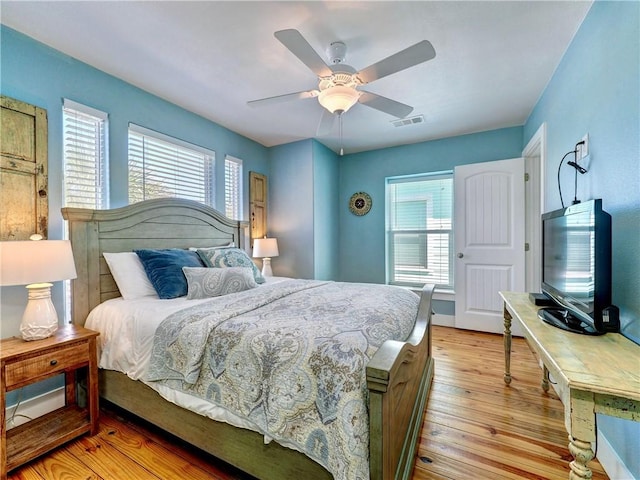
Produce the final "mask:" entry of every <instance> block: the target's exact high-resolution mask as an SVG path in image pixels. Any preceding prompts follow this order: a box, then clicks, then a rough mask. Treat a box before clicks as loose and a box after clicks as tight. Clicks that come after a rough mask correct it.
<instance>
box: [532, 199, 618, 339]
mask: <svg viewBox="0 0 640 480" xmlns="http://www.w3.org/2000/svg"><path fill="white" fill-rule="evenodd" d="M541 289H542V293H544V294H545V295H546V296H548V297H549V298H551V300H553V302H554V304H555V305H556V307H550V308H545V309H541V310H540V311H539V313H538V315H539V316H540V318H542V319H543V320H544V321H546V322H547V323H550V324H552V325H555V326H557V327H560V328H564V329H565V330H570V331H574V332H577V333H586V334H593V335H597V334H600V333H605V332H608V331H618V329H619V320H618V315H617V309H616V307H615V306H612V305H611V216H610V215H609V214H608V213H607V212H605V211H603V210H602V200H600V199H596V200H589V201H587V202H583V203H578V204H575V205H571V206H569V207H567V208H563V209H560V210H554V211H552V212H548V213H545V214H543V215H542V288H541Z"/></svg>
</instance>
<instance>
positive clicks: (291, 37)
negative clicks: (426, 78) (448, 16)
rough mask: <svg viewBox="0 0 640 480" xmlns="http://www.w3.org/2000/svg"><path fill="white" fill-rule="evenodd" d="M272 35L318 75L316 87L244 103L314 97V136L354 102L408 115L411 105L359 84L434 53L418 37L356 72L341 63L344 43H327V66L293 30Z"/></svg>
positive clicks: (428, 43) (424, 58)
mask: <svg viewBox="0 0 640 480" xmlns="http://www.w3.org/2000/svg"><path fill="white" fill-rule="evenodd" d="M274 35H275V37H276V38H277V39H278V40H279V41H280V42H281V43H282V44H283V45H284V46H285V47H287V48H288V49H289V50H290V51H291V53H293V54H294V55H295V56H296V57H298V59H299V60H300V61H302V63H304V64H305V65H306V66H307V67H309V69H311V71H312V72H313V73H315V74H316V75H317V76H318V88H317V89H313V90H306V91H302V92H295V93H289V94H286V95H278V96H275V97H268V98H263V99H260V100H252V101H250V102H248V104H249V105H251V106H258V105H269V104H273V103H280V102H286V101H289V100H296V99H304V98H315V97H317V98H318V101H319V103H320V105H322V106H323V107H324V109H325V110H324V111H323V114H322V118H321V120H320V124H319V125H318V132H317V133H318V135H324V134H327V133H328V132H329V131H330V130H331V127H332V126H333V122H334V119H335V117H336V116H338V117H341V116H342V114H343V113H345V112H346V111H347V110H349V109H350V108H351V107H352V106H353V105H355V104H356V103H361V104H363V105H366V106H368V107H371V108H375V109H376V110H380V111H381V112H385V113H388V114H389V115H393V116H394V117H397V118H404V117H406V116H407V115H409V114H410V113H411V112H412V111H413V107H410V106H409V105H405V104H404V103H400V102H397V101H395V100H391V99H390V98H386V97H383V96H382V95H378V94H375V93H371V92H367V91H364V90H361V89H360V88H359V87H361V86H362V85H366V84H368V83H371V82H373V81H375V80H378V79H380V78H383V77H386V76H388V75H391V74H393V73H397V72H399V71H401V70H404V69H406V68H409V67H413V66H414V65H418V64H419V63H423V62H426V61H428V60H431V59H432V58H434V57H435V56H436V52H435V50H434V48H433V45H431V42H429V41H427V40H422V41H421V42H418V43H416V44H415V45H412V46H410V47H408V48H405V49H404V50H401V51H400V52H397V53H395V54H393V55H391V56H389V57H387V58H385V59H383V60H380V61H379V62H377V63H374V64H373V65H370V66H368V67H367V68H364V69H362V70H360V71H356V70H355V69H354V68H353V67H352V66H350V65H347V64H346V63H344V60H345V56H346V53H347V46H346V45H345V44H344V43H343V42H333V43H332V44H331V45H330V46H329V48H328V50H327V53H328V56H329V60H330V63H331V65H327V64H326V63H325V61H324V60H323V59H322V57H320V55H318V53H316V51H315V50H314V49H313V47H311V45H310V44H309V42H307V41H306V40H305V38H304V37H303V36H302V34H301V33H300V32H298V31H297V30H295V29H287V30H280V31H277V32H275V33H274Z"/></svg>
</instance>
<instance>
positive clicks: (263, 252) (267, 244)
mask: <svg viewBox="0 0 640 480" xmlns="http://www.w3.org/2000/svg"><path fill="white" fill-rule="evenodd" d="M278 255H279V252H278V241H277V240H276V239H275V238H257V239H255V240H254V241H253V256H254V257H256V258H271V257H277V256H278Z"/></svg>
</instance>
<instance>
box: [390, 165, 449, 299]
mask: <svg viewBox="0 0 640 480" xmlns="http://www.w3.org/2000/svg"><path fill="white" fill-rule="evenodd" d="M386 208H387V228H386V230H387V283H390V284H394V285H407V286H416V287H422V286H423V285H424V284H425V283H433V284H436V285H437V286H438V287H440V288H453V230H452V220H453V175H452V174H451V173H450V172H446V173H438V174H430V175H427V174H425V175H415V176H408V177H394V178H389V179H387V207H386Z"/></svg>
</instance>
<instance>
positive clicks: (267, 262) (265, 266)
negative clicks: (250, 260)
mask: <svg viewBox="0 0 640 480" xmlns="http://www.w3.org/2000/svg"><path fill="white" fill-rule="evenodd" d="M262 276H263V277H273V271H272V270H271V259H270V258H263V259H262Z"/></svg>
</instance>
